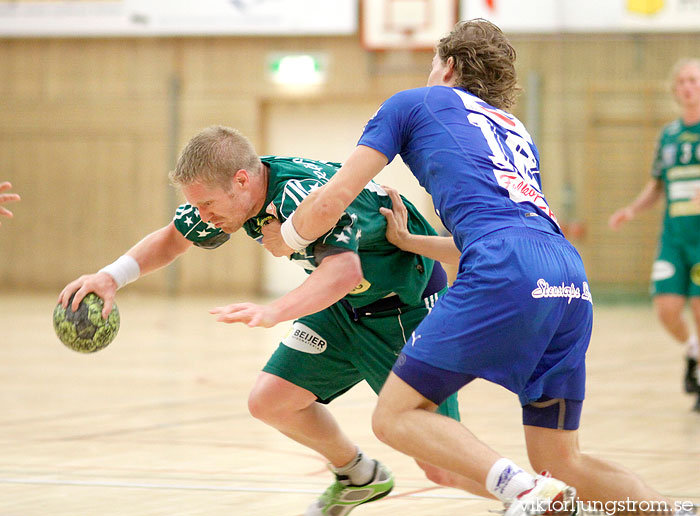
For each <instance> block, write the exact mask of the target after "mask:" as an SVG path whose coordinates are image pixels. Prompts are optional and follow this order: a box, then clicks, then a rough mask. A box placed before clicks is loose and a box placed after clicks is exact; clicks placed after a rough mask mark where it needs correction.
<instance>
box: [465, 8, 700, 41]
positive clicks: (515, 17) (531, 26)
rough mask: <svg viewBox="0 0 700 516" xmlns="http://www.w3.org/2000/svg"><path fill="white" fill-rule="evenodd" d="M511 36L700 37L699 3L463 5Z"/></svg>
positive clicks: (472, 15)
mask: <svg viewBox="0 0 700 516" xmlns="http://www.w3.org/2000/svg"><path fill="white" fill-rule="evenodd" d="M461 18H462V19H466V18H486V19H488V20H490V21H492V22H493V23H495V24H496V25H498V26H499V27H501V28H502V29H503V30H504V31H506V32H529V33H538V32H544V33H552V32H697V31H698V30H700V0H461Z"/></svg>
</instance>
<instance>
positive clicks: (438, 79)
mask: <svg viewBox="0 0 700 516" xmlns="http://www.w3.org/2000/svg"><path fill="white" fill-rule="evenodd" d="M514 60H515V51H514V49H513V48H512V47H511V45H510V43H509V42H508V40H507V39H506V38H505V36H504V35H503V33H502V32H501V31H500V29H499V28H498V27H496V26H495V25H493V24H492V23H490V22H488V21H486V20H472V21H468V22H462V23H459V24H458V25H457V26H456V27H455V29H454V30H453V31H452V32H451V33H450V34H449V35H448V36H446V37H445V38H443V39H442V40H440V42H439V44H438V46H437V52H436V54H435V57H434V59H433V63H432V70H431V72H430V76H429V78H428V86H427V87H425V88H417V89H412V90H407V91H402V92H400V93H397V94H396V95H394V96H392V97H391V98H389V99H388V100H387V101H386V102H384V104H383V105H382V106H381V107H380V109H379V110H378V112H377V113H376V114H375V116H374V117H373V118H372V119H371V120H370V121H369V122H368V124H367V125H366V127H365V129H364V132H363V134H362V136H361V138H360V140H359V143H358V146H357V147H356V149H355V150H354V151H353V153H352V154H351V155H350V157H349V158H348V160H347V161H346V162H345V163H344V165H343V167H342V168H341V170H340V171H339V172H338V174H336V175H335V176H334V178H333V179H331V181H329V182H328V184H326V185H325V186H323V187H321V188H320V189H318V190H316V191H315V192H313V193H312V194H311V195H310V196H308V197H307V198H306V199H305V200H304V201H303V202H302V203H301V204H300V205H299V207H298V208H297V210H296V212H295V213H294V214H293V216H291V217H289V218H288V219H287V220H286V221H285V222H284V224H282V226H281V232H280V235H278V236H276V235H272V234H270V235H268V237H267V240H268V242H267V244H268V246H269V248H271V249H273V250H274V253H276V254H288V253H289V252H291V251H292V250H294V249H299V248H303V247H304V246H305V245H306V243H307V242H308V240H309V239H312V238H316V237H317V236H318V235H320V234H323V233H324V232H326V231H327V230H328V228H329V227H331V226H332V225H333V224H334V223H335V221H336V220H338V218H339V217H341V215H342V214H343V212H344V210H345V209H346V206H348V205H349V204H350V202H352V199H353V198H354V197H355V195H357V193H358V192H360V191H361V190H362V188H363V187H364V185H365V184H366V183H367V182H368V181H369V180H370V179H371V178H373V177H374V176H375V175H376V174H377V173H379V171H380V170H381V169H382V168H383V167H384V166H386V165H387V163H389V162H390V161H391V160H392V159H393V158H394V157H395V156H396V155H397V154H400V155H401V157H402V159H403V161H404V162H405V163H406V164H407V165H408V167H409V168H410V169H411V172H413V174H414V175H415V176H416V178H417V179H418V181H419V182H420V183H421V185H422V186H423V187H424V188H425V189H426V190H427V191H428V193H430V194H431V195H432V198H433V202H434V205H435V210H436V212H437V214H438V215H439V216H440V218H441V220H442V222H443V223H444V225H445V227H446V228H447V229H448V230H449V231H450V232H451V233H452V235H453V239H454V244H452V245H456V246H457V248H458V251H459V253H458V254H459V258H458V263H459V273H458V275H457V279H456V281H455V283H454V285H453V286H452V287H450V289H449V291H448V293H447V294H446V295H445V296H444V297H443V298H441V299H440V301H439V302H438V303H437V305H436V307H435V309H434V310H433V311H432V313H431V314H430V315H429V316H428V317H426V319H425V320H424V321H423V322H422V323H421V324H420V325H419V326H418V328H417V329H416V330H415V332H414V333H413V335H412V338H411V339H410V340H409V342H408V343H407V344H406V346H404V349H403V352H402V354H401V355H400V356H399V359H398V360H397V362H396V364H395V365H394V368H393V372H392V374H391V375H390V376H389V378H388V380H387V382H386V383H385V385H384V387H383V389H382V391H381V394H380V397H379V401H378V404H377V408H376V410H375V413H374V417H373V426H374V429H375V432H376V434H377V435H378V436H379V438H380V439H382V440H383V441H385V442H387V443H388V444H390V445H391V446H393V447H394V448H396V449H398V450H400V451H402V452H404V453H406V454H408V455H411V456H413V457H415V458H418V459H422V460H426V461H430V462H431V463H432V464H435V465H437V466H440V467H443V468H445V469H447V470H451V471H453V472H456V473H459V474H461V475H464V476H466V477H469V478H471V479H472V480H473V481H474V482H475V483H477V484H478V485H481V486H485V488H486V489H487V490H488V491H489V492H490V493H491V494H493V495H494V496H495V497H497V498H499V499H500V500H502V501H503V502H504V503H505V504H506V506H507V510H506V515H507V516H511V515H520V514H541V513H542V512H543V511H546V510H548V509H553V510H557V509H559V510H561V508H562V506H568V507H569V508H571V509H573V506H572V505H571V502H573V499H574V497H575V493H576V489H577V490H578V494H579V495H580V497H581V498H582V499H583V500H589V501H594V500H595V501H608V500H609V501H618V500H632V501H634V500H639V501H641V500H649V501H658V502H659V503H661V504H664V503H669V505H668V507H670V508H672V505H670V501H667V500H665V499H664V498H663V497H661V496H660V495H659V494H658V493H656V492H655V491H654V490H652V489H651V488H649V487H647V486H646V485H645V484H644V483H643V482H642V481H641V480H640V479H638V478H637V477H636V476H635V475H633V474H632V473H630V472H628V471H626V470H624V469H622V468H620V467H618V466H616V465H614V464H611V463H609V462H606V461H603V460H600V459H597V458H593V457H590V456H588V455H585V454H582V453H581V451H580V449H579V444H578V427H579V419H580V414H581V407H582V404H583V399H584V387H585V353H586V349H587V347H588V343H589V340H590V336H591V327H592V298H591V293H590V291H589V289H588V283H587V279H586V274H585V270H584V267H583V264H582V261H581V258H580V257H579V255H578V253H577V252H576V250H575V249H574V247H573V246H572V245H571V244H570V243H569V242H568V241H567V240H566V239H565V238H564V237H563V235H562V233H561V230H560V227H559V225H558V223H557V220H556V218H555V216H554V214H553V213H552V211H551V210H550V208H549V205H548V203H547V201H546V199H545V197H544V195H543V193H542V188H541V184H540V172H539V156H538V153H537V149H536V147H535V145H534V143H533V141H532V139H531V137H530V135H529V134H528V132H527V131H526V129H525V128H524V127H523V125H522V124H521V123H520V121H518V120H517V119H516V118H515V117H514V116H512V115H511V114H509V113H508V112H507V111H505V110H506V109H507V108H509V107H510V106H511V104H512V102H513V100H514V96H515V93H516V89H517V86H516V74H515V67H514ZM433 241H435V239H427V242H433ZM440 242H443V243H444V242H445V240H444V239H443V240H440ZM285 244H286V245H285ZM416 252H426V253H427V252H431V251H428V250H421V249H417V250H416ZM440 252H441V253H445V250H444V247H443V248H441V251H440ZM456 255H457V253H454V252H452V254H451V256H453V257H454V256H456ZM447 256H448V257H449V256H450V253H449V252H448V253H447ZM475 378H483V379H486V380H489V381H491V382H495V383H497V384H499V385H502V386H503V387H506V388H507V389H509V390H511V391H512V392H514V393H516V394H517V395H518V397H519V398H520V403H521V405H522V407H523V408H522V416H523V425H524V431H525V437H526V443H527V449H528V455H529V459H530V463H531V464H532V466H533V467H534V468H535V469H536V470H537V471H541V470H548V471H549V472H551V474H553V475H554V477H555V478H552V477H551V476H549V475H548V474H546V473H545V474H542V475H539V476H537V477H533V476H532V475H530V474H529V473H527V472H526V471H525V470H524V469H523V468H521V467H520V466H518V465H516V464H515V463H513V462H512V461H510V460H508V459H506V458H504V457H502V456H501V455H499V454H498V453H497V452H496V451H494V450H493V449H491V448H490V447H489V446H488V445H486V444H485V443H484V442H482V441H481V440H479V439H478V438H477V437H475V436H474V435H473V434H472V433H470V432H469V430H468V429H467V428H465V427H464V426H463V425H462V424H460V423H458V422H456V421H453V420H450V419H448V418H445V417H442V416H440V415H438V414H436V413H435V412H434V409H435V407H436V406H437V405H438V404H439V403H441V402H442V400H444V399H445V398H446V397H447V396H449V395H452V394H454V393H455V392H456V391H458V390H459V389H460V388H461V387H462V386H464V385H466V384H467V383H469V382H470V381H472V380H473V379H475ZM552 502H566V503H564V504H560V503H557V504H553V503H552Z"/></svg>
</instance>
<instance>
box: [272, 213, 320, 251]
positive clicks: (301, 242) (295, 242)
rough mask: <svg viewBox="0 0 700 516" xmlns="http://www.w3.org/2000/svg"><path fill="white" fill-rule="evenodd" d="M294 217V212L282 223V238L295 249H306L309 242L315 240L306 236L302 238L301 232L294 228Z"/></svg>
mask: <svg viewBox="0 0 700 516" xmlns="http://www.w3.org/2000/svg"><path fill="white" fill-rule="evenodd" d="M295 213H296V212H295ZM293 217H294V213H292V214H291V215H290V216H289V218H288V219H287V220H285V221H284V222H283V223H282V227H280V233H281V234H282V239H283V240H284V242H285V243H286V244H287V245H288V246H289V247H291V248H292V249H294V250H295V251H302V250H304V249H306V248H307V247H308V246H309V244H311V243H312V242H313V240H306V239H305V238H302V237H301V235H300V234H299V233H297V230H296V229H294V223H293V222H292V218H293Z"/></svg>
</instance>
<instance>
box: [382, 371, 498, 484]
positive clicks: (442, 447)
mask: <svg viewBox="0 0 700 516" xmlns="http://www.w3.org/2000/svg"><path fill="white" fill-rule="evenodd" d="M434 407H435V404H434V403H432V402H431V401H430V400H427V399H426V398H424V397H423V396H421V395H420V394H419V393H418V391H416V390H415V389H413V388H412V387H411V386H409V385H408V384H407V383H405V382H404V381H403V380H401V379H400V378H399V377H398V376H396V375H395V374H394V373H390V374H389V377H388V378H387V381H386V383H385V384H384V387H383V388H382V391H381V393H380V394H379V401H378V402H377V407H376V409H375V411H374V416H373V418H372V427H373V429H374V432H375V434H376V435H377V437H378V438H379V439H380V440H381V441H383V442H385V443H387V444H388V445H389V446H391V447H392V448H395V449H397V450H399V451H400V452H403V453H405V454H406V455H410V456H411V457H414V458H415V459H416V460H418V461H420V462H425V463H429V464H433V465H435V466H437V467H439V468H442V469H445V470H448V471H451V472H453V473H457V474H458V475H461V476H463V477H467V479H469V480H470V481H471V482H470V483H471V484H472V485H473V484H476V485H479V486H485V484H486V476H487V474H488V472H489V469H490V468H491V466H492V465H493V464H494V463H495V462H496V461H497V460H498V459H499V458H500V455H498V453H496V452H495V451H493V450H492V449H491V448H489V447H488V446H487V445H486V444H484V443H483V442H481V441H480V440H478V439H477V438H476V437H475V436H474V435H473V434H472V433H471V432H470V431H469V430H467V428H466V427H465V426H464V425H462V424H461V423H459V422H457V421H455V420H454V419H451V418H448V417H446V416H443V415H441V414H435V413H434V412H433V410H434Z"/></svg>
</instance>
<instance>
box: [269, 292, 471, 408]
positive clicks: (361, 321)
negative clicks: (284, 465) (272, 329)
mask: <svg viewBox="0 0 700 516" xmlns="http://www.w3.org/2000/svg"><path fill="white" fill-rule="evenodd" d="M446 290H447V289H443V291H441V292H440V295H442V294H443V293H444V292H445V291H446ZM434 297H436V296H431V298H434ZM429 299H430V298H426V299H424V300H423V301H424V302H425V303H424V304H423V305H420V306H407V307H404V308H398V309H394V310H388V311H385V312H380V313H376V314H372V315H370V316H361V317H359V318H356V317H353V316H352V315H351V313H350V312H349V311H348V310H347V309H346V308H345V307H344V306H343V305H341V304H340V303H336V304H334V305H332V306H330V307H328V308H326V309H325V310H322V311H320V312H318V313H315V314H312V315H309V316H306V317H302V318H301V319H298V320H297V321H294V324H293V325H292V328H291V330H290V331H289V333H288V334H287V336H286V337H285V338H284V339H283V340H282V342H281V344H280V345H279V347H278V348H277V350H276V351H275V352H274V353H273V354H272V356H271V357H270V359H269V360H268V361H267V364H266V365H265V367H264V368H263V371H265V372H266V373H269V374H273V375H275V376H278V377H280V378H284V379H285V380H287V381H289V382H291V383H293V384H295V385H298V386H299V387H302V388H304V389H306V390H308V391H311V392H312V393H314V394H315V395H316V398H317V401H319V402H320V403H329V402H330V401H332V400H333V399H335V398H337V397H338V396H340V395H341V394H343V393H345V392H347V391H348V390H350V389H351V388H352V387H353V386H354V385H355V384H357V383H359V382H360V381H362V380H366V381H367V383H368V384H369V385H370V387H371V388H372V390H374V392H376V393H379V391H380V389H381V388H382V385H384V382H385V381H386V378H387V376H389V372H390V371H391V368H392V366H393V365H394V362H395V361H396V358H397V357H398V356H399V353H400V352H401V348H403V346H404V344H405V343H406V340H407V339H408V338H409V337H410V336H411V333H412V332H413V330H414V329H415V328H416V326H418V324H419V323H420V322H421V321H422V320H423V318H424V317H425V316H426V315H428V313H429V312H430V308H428V306H429V305H430V300H429ZM438 412H439V413H441V414H444V415H446V416H449V417H451V418H453V419H456V420H457V421H459V407H458V404H457V394H456V393H455V394H453V395H452V396H450V397H449V398H448V399H447V400H445V402H444V403H443V404H442V405H440V407H438Z"/></svg>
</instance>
